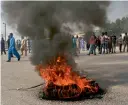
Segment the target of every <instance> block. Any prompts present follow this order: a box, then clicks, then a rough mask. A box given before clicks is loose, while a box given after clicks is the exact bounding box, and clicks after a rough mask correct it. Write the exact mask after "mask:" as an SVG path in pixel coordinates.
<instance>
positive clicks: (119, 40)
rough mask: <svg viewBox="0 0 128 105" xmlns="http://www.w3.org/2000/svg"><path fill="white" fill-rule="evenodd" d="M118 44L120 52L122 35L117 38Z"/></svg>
mask: <svg viewBox="0 0 128 105" xmlns="http://www.w3.org/2000/svg"><path fill="white" fill-rule="evenodd" d="M118 44H119V50H120V52H122V44H123V39H122V35H120V37H119V38H118Z"/></svg>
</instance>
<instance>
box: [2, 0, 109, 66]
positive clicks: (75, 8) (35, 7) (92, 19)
mask: <svg viewBox="0 0 128 105" xmlns="http://www.w3.org/2000/svg"><path fill="white" fill-rule="evenodd" d="M1 6H2V11H3V14H4V18H5V19H6V21H7V22H8V24H9V25H14V26H16V28H17V31H18V32H19V33H20V35H22V36H28V37H29V38H31V39H33V40H34V41H33V51H32V57H31V61H32V63H33V64H34V65H37V64H39V63H41V62H42V63H44V64H46V63H47V62H48V61H49V60H50V59H51V58H53V57H54V56H56V55H57V54H58V52H59V53H67V55H70V54H71V52H72V51H71V48H72V41H71V36H70V35H69V34H67V33H65V32H66V31H65V32H64V31H61V29H62V28H63V27H62V26H63V24H64V23H82V24H83V25H85V26H86V28H87V27H90V26H91V25H94V26H99V27H102V26H103V25H104V23H105V21H106V9H107V7H108V6H109V2H108V1H2V5H1ZM65 29H69V27H66V28H65ZM69 30H70V31H72V30H71V29H69ZM85 30H87V29H85ZM67 31H68V30H67ZM67 58H68V61H70V64H71V65H72V64H73V65H74V63H75V62H74V60H73V57H72V56H70V57H67Z"/></svg>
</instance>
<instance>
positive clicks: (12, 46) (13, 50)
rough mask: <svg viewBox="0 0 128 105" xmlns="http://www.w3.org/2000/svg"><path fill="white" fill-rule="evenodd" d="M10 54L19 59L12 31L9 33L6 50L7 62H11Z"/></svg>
mask: <svg viewBox="0 0 128 105" xmlns="http://www.w3.org/2000/svg"><path fill="white" fill-rule="evenodd" d="M11 54H14V55H15V56H16V57H17V59H18V61H19V60H20V55H19V53H18V52H17V50H16V48H15V39H14V37H13V33H10V46H9V50H8V60H7V62H11Z"/></svg>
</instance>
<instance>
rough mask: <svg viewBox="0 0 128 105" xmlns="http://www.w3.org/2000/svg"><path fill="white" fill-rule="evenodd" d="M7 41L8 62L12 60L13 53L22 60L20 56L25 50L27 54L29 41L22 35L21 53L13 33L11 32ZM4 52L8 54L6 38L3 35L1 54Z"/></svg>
mask: <svg viewBox="0 0 128 105" xmlns="http://www.w3.org/2000/svg"><path fill="white" fill-rule="evenodd" d="M7 43H8V60H7V62H11V58H12V57H13V55H15V56H16V58H17V60H18V61H20V58H21V56H22V55H23V53H24V52H25V56H27V41H26V39H24V37H22V42H21V47H20V50H21V55H20V54H19V53H18V52H17V50H16V45H15V38H14V37H13V33H10V34H9V36H8V40H7ZM3 52H4V53H5V54H6V51H5V41H4V38H3V37H2V38H1V55H2V54H3Z"/></svg>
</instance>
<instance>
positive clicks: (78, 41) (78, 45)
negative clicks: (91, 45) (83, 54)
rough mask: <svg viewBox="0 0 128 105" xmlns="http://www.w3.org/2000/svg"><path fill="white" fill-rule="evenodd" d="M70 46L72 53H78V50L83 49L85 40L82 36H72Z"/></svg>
mask: <svg viewBox="0 0 128 105" xmlns="http://www.w3.org/2000/svg"><path fill="white" fill-rule="evenodd" d="M72 48H73V53H74V54H73V55H76V56H77V55H78V54H79V53H80V50H85V41H84V39H83V38H79V37H78V35H77V36H76V37H74V36H72Z"/></svg>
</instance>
